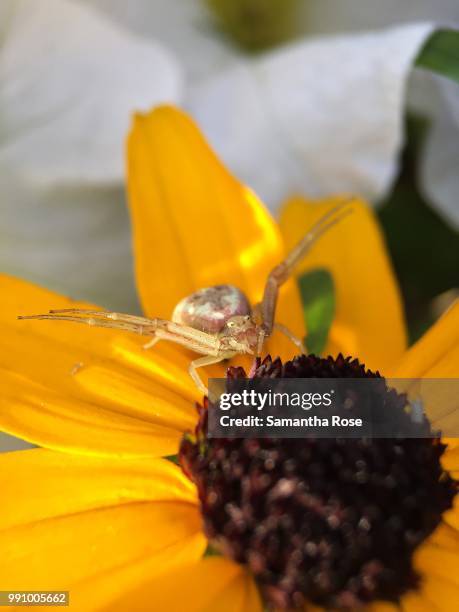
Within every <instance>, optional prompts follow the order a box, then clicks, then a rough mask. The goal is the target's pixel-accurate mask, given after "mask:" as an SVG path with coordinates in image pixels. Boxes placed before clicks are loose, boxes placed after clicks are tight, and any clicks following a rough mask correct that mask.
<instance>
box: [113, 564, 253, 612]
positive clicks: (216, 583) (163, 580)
mask: <svg viewBox="0 0 459 612" xmlns="http://www.w3.org/2000/svg"><path fill="white" fill-rule="evenodd" d="M104 610H105V611H106V612H118V611H119V612H124V611H125V610H136V611H139V612H140V611H141V610H145V611H150V610H167V611H168V612H183V611H184V610H187V612H216V611H217V610H218V612H261V611H262V605H261V601H260V597H259V594H258V591H257V588H256V586H255V584H254V582H253V579H252V578H251V577H250V575H249V574H248V573H247V572H246V571H245V569H244V567H243V566H241V565H237V564H236V563H233V562H232V561H229V560H228V559H225V558H223V557H210V558H207V559H203V560H202V561H201V562H199V563H195V564H193V565H189V566H181V567H179V568H177V569H174V570H172V571H170V572H165V573H164V574H163V575H161V576H158V577H157V578H156V579H155V580H152V581H150V582H148V583H146V584H144V585H143V586H142V587H141V588H139V589H137V590H135V591H133V592H132V593H129V594H127V595H126V596H125V597H123V598H120V600H119V601H117V602H116V604H114V605H111V606H108V607H107V608H105V609H104Z"/></svg>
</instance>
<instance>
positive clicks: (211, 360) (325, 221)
mask: <svg viewBox="0 0 459 612" xmlns="http://www.w3.org/2000/svg"><path fill="white" fill-rule="evenodd" d="M351 201H352V200H351V199H347V200H345V201H343V202H340V203H339V204H337V205H336V206H334V207H333V208H331V209H330V210H329V211H328V212H327V213H326V214H325V215H323V216H322V217H321V218H320V219H319V220H318V221H317V222H316V223H315V224H314V225H313V226H312V227H311V229H310V230H309V231H308V232H307V234H306V235H305V236H304V237H303V238H302V240H300V242H299V243H298V244H297V245H296V246H295V247H294V248H293V249H292V250H291V251H290V253H289V254H288V255H287V257H286V258H285V259H284V260H283V261H282V262H281V263H280V264H279V265H277V266H276V267H275V268H273V270H271V272H270V274H269V275H268V278H267V279H266V284H265V288H264V293H263V298H262V301H261V303H259V304H256V305H255V306H254V307H253V308H252V307H251V306H250V304H249V302H248V300H247V298H246V296H245V295H244V294H243V293H242V291H240V290H239V289H238V288H237V287H234V286H232V285H217V286H214V287H208V288H205V289H200V290H199V291H196V292H195V293H193V294H192V295H190V296H188V297H186V298H184V299H183V300H182V301H181V302H179V304H177V306H176V307H175V309H174V312H173V315H172V320H170V321H169V320H167V319H148V318H145V317H139V316H135V315H129V314H122V313H118V312H109V311H103V310H82V309H77V308H67V309H64V310H50V311H49V313H48V314H38V315H29V316H20V317H18V318H19V319H51V320H53V321H72V322H76V323H86V324H87V325H93V326H95V327H110V328H115V329H122V330H125V331H129V332H134V333H137V334H141V335H144V336H151V337H152V339H151V340H150V342H148V343H147V344H145V345H144V348H151V347H152V346H153V345H154V344H156V342H158V341H159V340H170V341H171V342H176V343H177V344H181V345H182V346H185V347H186V348H188V349H191V350H192V351H194V352H195V353H198V354H201V355H202V357H200V358H198V359H195V360H194V361H192V362H191V363H190V366H189V373H190V376H191V378H192V379H193V381H194V382H195V384H196V385H197V387H198V388H199V390H200V391H201V392H202V393H204V394H207V388H206V386H205V385H204V384H203V382H202V381H201V379H200V377H199V374H198V372H197V368H199V367H203V366H206V365H211V364H215V363H218V362H220V361H223V360H224V359H229V358H231V357H234V356H235V355H238V354H249V355H255V354H257V355H259V354H260V353H261V351H262V348H263V344H264V341H265V340H266V339H267V338H269V336H270V335H271V333H272V331H273V329H278V330H279V331H280V332H281V333H283V334H284V335H285V336H287V337H288V338H289V339H290V340H291V341H292V342H293V343H294V344H295V345H296V346H297V347H298V348H299V349H300V350H301V352H306V349H305V347H304V345H303V342H302V340H300V339H299V338H297V337H296V336H295V335H294V334H293V333H292V332H291V331H290V330H289V329H288V328H287V327H285V326H284V325H281V324H279V323H275V321H274V317H275V313H276V304H277V297H278V293H279V289H280V287H281V286H282V285H283V284H284V283H285V281H286V280H287V279H288V278H289V277H290V276H291V274H292V272H293V269H294V268H295V266H296V265H297V264H298V262H299V261H300V260H301V259H302V258H303V257H304V256H305V255H306V254H307V253H308V251H309V250H310V248H311V247H312V245H313V244H314V243H315V242H316V241H317V239H318V238H319V237H320V236H322V235H323V234H324V233H325V232H327V231H328V230H329V229H330V228H331V227H333V226H334V225H336V224H337V223H338V222H340V221H341V220H342V219H343V218H344V217H345V216H347V215H348V214H349V213H351V212H352V209H351V208H350V206H349V205H350V203H351Z"/></svg>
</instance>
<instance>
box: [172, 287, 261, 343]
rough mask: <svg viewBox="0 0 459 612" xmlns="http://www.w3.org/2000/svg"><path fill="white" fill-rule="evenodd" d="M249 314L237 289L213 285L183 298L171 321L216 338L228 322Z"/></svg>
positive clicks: (246, 301)
mask: <svg viewBox="0 0 459 612" xmlns="http://www.w3.org/2000/svg"><path fill="white" fill-rule="evenodd" d="M250 312H251V310H250V304H249V301H248V300H247V298H246V296H245V295H244V294H243V293H242V291H241V290H240V289H238V288H237V287H234V286H233V285H215V286H214V287H206V288H205V289H199V291H195V293H192V294H191V295H189V296H187V297H186V298H183V300H181V301H180V302H179V303H178V304H177V306H176V307H175V309H174V313H173V315H172V320H173V321H174V322H175V323H181V324H183V325H189V326H190V327H193V328H194V329H199V330H201V331H204V332H207V333H209V334H217V333H218V332H220V331H221V330H222V329H223V327H224V325H225V323H226V322H227V321H228V319H230V318H231V317H234V316H238V315H248V314H250Z"/></svg>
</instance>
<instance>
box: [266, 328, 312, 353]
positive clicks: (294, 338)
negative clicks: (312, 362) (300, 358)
mask: <svg viewBox="0 0 459 612" xmlns="http://www.w3.org/2000/svg"><path fill="white" fill-rule="evenodd" d="M273 327H274V329H277V330H278V331H279V332H280V333H281V334H284V336H286V337H287V338H288V339H289V340H290V342H292V343H293V344H294V345H295V346H297V347H298V348H299V349H300V351H301V352H302V353H303V355H306V354H307V348H306V345H305V344H304V342H303V341H302V340H301V338H298V336H295V334H294V333H293V332H291V331H290V330H289V328H288V327H286V326H285V325H282V323H274V325H273Z"/></svg>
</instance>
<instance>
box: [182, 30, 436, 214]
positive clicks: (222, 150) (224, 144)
mask: <svg viewBox="0 0 459 612" xmlns="http://www.w3.org/2000/svg"><path fill="white" fill-rule="evenodd" d="M431 31H432V25H430V24H427V23H422V24H413V25H409V26H404V27H397V28H391V29H387V30H383V31H380V32H369V33H365V34H358V35H352V36H339V37H334V38H328V39H318V40H314V41H308V42H300V43H297V44H295V45H292V46H290V47H287V48H285V49H281V50H279V51H276V52H273V53H271V54H269V55H268V56H265V57H263V58H261V59H257V60H255V61H253V62H251V63H245V64H242V63H241V64H240V65H239V66H237V67H235V68H231V69H229V70H228V71H226V72H224V73H221V74H220V75H218V76H215V77H213V78H210V79H207V80H206V81H205V82H203V83H201V84H198V85H196V86H195V87H194V88H193V89H192V90H191V92H189V93H188V98H187V106H188V108H189V109H190V110H191V111H192V113H193V114H194V116H195V117H197V119H198V120H199V122H200V124H201V126H202V128H203V129H204V132H205V133H206V135H207V136H208V137H209V139H210V141H211V142H212V143H213V145H214V147H215V148H216V150H217V151H218V153H219V154H220V155H221V156H222V157H223V159H224V161H225V162H226V163H227V164H228V165H229V166H230V167H231V168H232V170H233V171H234V172H235V173H236V174H237V175H238V176H240V177H241V178H242V179H244V180H245V181H246V182H247V183H248V184H250V185H251V186H252V187H254V188H255V189H256V190H257V191H258V192H259V194H260V195H261V196H262V197H263V198H264V199H265V201H267V202H268V203H269V205H270V206H271V207H272V208H273V207H275V206H276V205H277V204H279V203H280V201H281V200H282V199H283V198H285V197H287V196H289V195H291V194H292V193H294V192H300V193H304V194H309V195H313V196H324V195H328V194H330V193H333V192H357V193H360V194H363V195H364V196H366V197H368V198H370V199H373V198H379V197H381V196H382V195H383V194H384V193H385V191H386V190H387V189H388V188H389V186H390V184H391V181H392V179H393V177H394V173H395V171H396V167H397V154H398V152H399V150H400V147H401V144H402V136H403V135H402V129H403V123H402V117H403V109H404V100H405V85H406V80H407V76H408V74H409V72H410V69H411V65H412V61H413V59H414V57H415V56H416V55H417V53H418V51H419V48H420V47H421V46H422V44H423V43H424V41H425V40H426V37H427V36H428V35H429V33H430V32H431Z"/></svg>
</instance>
